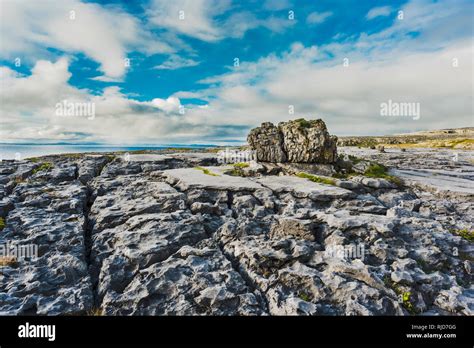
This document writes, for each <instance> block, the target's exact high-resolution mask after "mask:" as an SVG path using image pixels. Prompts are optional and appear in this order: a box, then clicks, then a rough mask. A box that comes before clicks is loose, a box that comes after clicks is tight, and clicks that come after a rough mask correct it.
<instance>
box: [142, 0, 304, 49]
mask: <svg viewBox="0 0 474 348" xmlns="http://www.w3.org/2000/svg"><path fill="white" fill-rule="evenodd" d="M231 9H232V1H231V0H174V1H169V0H153V1H152V2H151V6H150V8H149V9H148V10H147V16H148V20H149V22H150V24H151V25H152V26H154V27H158V28H164V29H167V30H169V31H171V32H174V33H177V34H181V35H185V36H188V37H192V38H196V39H199V40H202V41H207V42H216V41H220V40H222V39H224V38H227V37H231V38H241V37H243V36H244V34H245V33H246V32H247V31H249V30H252V29H255V28H258V27H263V28H266V29H269V30H271V31H273V32H282V31H284V30H285V29H286V28H288V27H290V26H291V25H293V24H294V23H295V21H291V20H288V18H286V17H282V18H278V17H274V16H268V17H265V18H259V17H257V16H256V15H255V14H254V13H252V12H250V11H240V12H236V13H234V14H232V15H230V16H228V17H226V18H224V16H223V15H225V14H226V13H227V12H228V11H229V10H231Z"/></svg>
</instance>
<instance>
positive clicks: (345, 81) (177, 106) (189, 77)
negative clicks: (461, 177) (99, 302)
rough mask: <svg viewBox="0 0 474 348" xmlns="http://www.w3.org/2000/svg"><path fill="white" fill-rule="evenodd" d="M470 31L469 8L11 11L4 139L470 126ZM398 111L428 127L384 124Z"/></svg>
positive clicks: (159, 4)
mask: <svg viewBox="0 0 474 348" xmlns="http://www.w3.org/2000/svg"><path fill="white" fill-rule="evenodd" d="M473 18H474V2H473V1H470V0H439V1H431V0H400V1H399V0H391V1H384V0H380V1H363V0H339V1H338V0H321V1H314V0H247V1H232V0H172V1H171V0H147V1H122V0H110V1H106V0H101V1H85V0H82V1H80V0H62V1H59V0H58V1H54V0H37V1H33V0H29V1H25V0H0V19H1V21H0V82H1V85H0V139H1V140H0V142H3V143H5V142H7V143H58V142H68V143H77V144H80V143H109V144H123V145H131V144H200V143H202V144H219V145H222V144H234V143H242V142H244V141H245V139H246V135H247V133H248V131H249V130H250V129H251V128H253V127H255V126H258V125H260V123H262V122H267V121H269V122H273V123H278V122H280V121H285V120H288V119H296V118H301V117H304V118H307V119H309V118H322V119H323V120H324V121H325V122H326V124H327V126H328V129H329V131H330V133H331V134H336V135H341V136H344V135H384V134H395V133H408V132H414V131H419V130H428V129H440V128H455V127H467V126H473V124H474V122H473V121H474V119H473V114H474V110H473V109H474V105H473V99H474V98H473V59H474V58H473V57H474V55H473V49H474V46H473V45H474V43H473V39H474V34H473V24H472V22H473ZM389 101H392V102H394V103H404V102H409V103H418V105H419V108H420V115H419V117H418V118H417V117H402V116H398V117H384V116H382V115H381V111H380V110H381V104H382V103H387V102H389ZM84 103H85V104H84ZM86 104H87V105H88V106H92V105H93V109H92V110H93V115H92V114H87V115H83V114H77V112H76V113H73V114H67V115H66V113H61V112H58V108H60V107H61V106H63V105H64V106H67V105H86Z"/></svg>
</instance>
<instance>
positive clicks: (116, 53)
mask: <svg viewBox="0 0 474 348" xmlns="http://www.w3.org/2000/svg"><path fill="white" fill-rule="evenodd" d="M1 11H2V21H1V22H0V36H1V38H2V40H1V41H0V48H1V50H0V57H1V58H4V59H13V58H15V57H20V58H24V59H26V60H28V59H30V60H31V59H32V58H31V57H34V58H35V59H38V57H40V58H41V57H43V58H47V59H51V58H52V54H51V52H49V51H48V50H47V48H55V49H58V50H60V51H63V52H68V53H83V54H85V55H87V56H88V57H90V58H91V59H93V60H95V61H97V62H99V63H100V70H102V71H103V72H104V74H105V78H109V79H114V80H117V79H119V78H121V77H122V76H123V75H124V74H125V72H126V69H127V67H126V64H125V58H127V52H129V51H131V50H133V49H137V50H139V51H140V52H144V53H147V54H152V53H170V52H173V51H174V49H173V48H171V46H170V45H169V44H168V43H166V42H162V41H160V40H157V39H154V38H153V37H152V35H151V34H150V33H149V32H147V31H145V30H144V29H142V27H141V23H140V22H139V21H138V19H136V18H135V17H133V16H132V15H130V14H128V13H126V12H123V11H122V10H120V9H118V8H117V7H110V6H109V7H104V6H100V5H98V4H93V3H82V2H80V1H79V0H62V1H60V2H58V1H54V0H42V1H27V0H15V1H13V0H3V1H2V4H1Z"/></svg>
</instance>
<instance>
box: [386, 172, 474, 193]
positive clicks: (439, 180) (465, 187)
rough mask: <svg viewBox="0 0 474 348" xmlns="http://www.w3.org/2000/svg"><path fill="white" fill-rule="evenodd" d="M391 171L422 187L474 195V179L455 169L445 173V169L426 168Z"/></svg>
mask: <svg viewBox="0 0 474 348" xmlns="http://www.w3.org/2000/svg"><path fill="white" fill-rule="evenodd" d="M390 172H391V173H393V174H394V175H396V176H398V177H400V178H402V179H404V180H406V181H411V182H413V183H414V184H416V185H419V186H421V187H424V188H427V189H430V188H431V190H432V191H436V192H455V193H459V194H462V195H474V181H473V180H470V179H468V178H466V177H468V176H467V175H466V173H456V172H454V171H451V172H449V173H443V171H437V172H436V171H430V170H424V169H420V170H404V169H392V170H391V171H390ZM455 174H458V175H455ZM463 176H464V177H463Z"/></svg>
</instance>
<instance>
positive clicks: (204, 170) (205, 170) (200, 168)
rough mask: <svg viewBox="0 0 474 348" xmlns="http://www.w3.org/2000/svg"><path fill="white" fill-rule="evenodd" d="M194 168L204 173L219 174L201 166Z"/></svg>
mask: <svg viewBox="0 0 474 348" xmlns="http://www.w3.org/2000/svg"><path fill="white" fill-rule="evenodd" d="M194 169H197V170H200V171H202V172H203V173H204V174H206V175H211V176H220V175H219V174H215V173H212V172H211V171H210V170H209V169H207V168H203V167H194Z"/></svg>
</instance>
